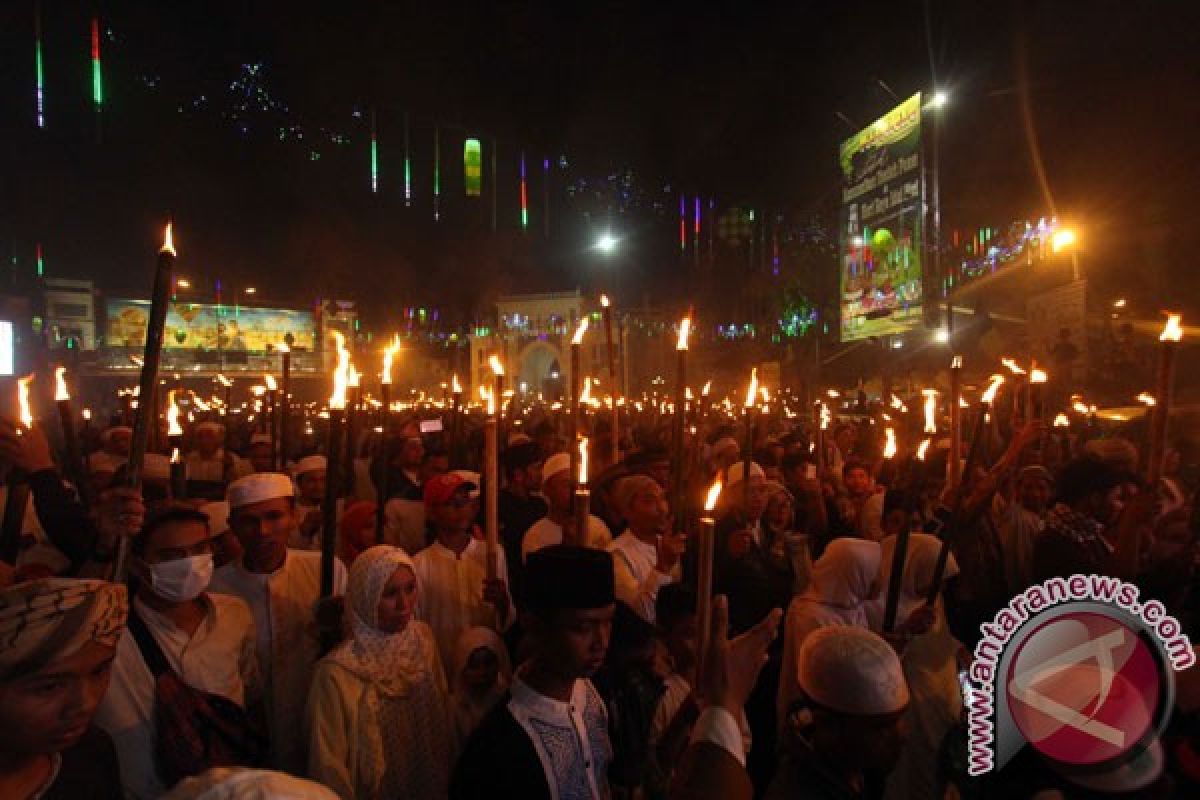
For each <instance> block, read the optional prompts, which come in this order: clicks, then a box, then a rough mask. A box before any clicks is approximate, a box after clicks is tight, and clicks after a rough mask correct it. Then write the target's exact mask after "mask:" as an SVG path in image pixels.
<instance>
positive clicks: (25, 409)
mask: <svg viewBox="0 0 1200 800" xmlns="http://www.w3.org/2000/svg"><path fill="white" fill-rule="evenodd" d="M31 383H33V375H32V374H29V375H26V376H25V377H24V378H21V379H19V380H18V381H17V406H18V408H20V409H21V424H22V425H24V426H25V427H26V428H32V427H33V412H31V411H30V410H29V385H30V384H31Z"/></svg>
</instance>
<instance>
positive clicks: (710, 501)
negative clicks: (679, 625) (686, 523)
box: [696, 479, 721, 680]
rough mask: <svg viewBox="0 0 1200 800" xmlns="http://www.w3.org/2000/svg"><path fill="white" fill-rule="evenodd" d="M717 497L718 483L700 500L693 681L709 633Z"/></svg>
mask: <svg viewBox="0 0 1200 800" xmlns="http://www.w3.org/2000/svg"><path fill="white" fill-rule="evenodd" d="M720 497H721V481H720V479H718V480H717V481H716V482H715V483H714V484H713V485H712V486H710V487H709V489H708V494H707V495H706V496H705V498H704V514H703V515H702V516H701V517H700V528H699V531H698V536H699V541H698V542H697V553H696V556H697V558H696V621H697V629H696V671H697V680H700V677H701V673H702V671H703V669H704V667H705V662H706V661H707V659H706V655H707V651H708V648H709V642H710V632H711V630H712V594H713V556H714V553H715V540H716V536H715V531H716V526H717V522H716V518H715V516H714V515H713V511H714V510H715V509H716V507H717V500H718V499H719V498H720Z"/></svg>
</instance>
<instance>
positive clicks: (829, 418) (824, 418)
mask: <svg viewBox="0 0 1200 800" xmlns="http://www.w3.org/2000/svg"><path fill="white" fill-rule="evenodd" d="M831 422H833V414H831V413H830V412H829V406H827V405H825V404H824V403H821V430H823V431H827V430H829V424H830V423H831Z"/></svg>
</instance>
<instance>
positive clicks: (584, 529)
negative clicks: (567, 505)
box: [564, 436, 592, 547]
mask: <svg viewBox="0 0 1200 800" xmlns="http://www.w3.org/2000/svg"><path fill="white" fill-rule="evenodd" d="M574 501H575V503H574V507H573V508H572V511H574V512H575V541H573V542H565V543H566V544H574V545H576V546H578V547H586V546H587V543H588V522H589V521H590V514H591V504H592V499H591V491H590V490H589V489H588V437H586V436H581V437H580V438H579V475H578V480H577V481H576V483H575V494H574ZM564 541H565V540H564Z"/></svg>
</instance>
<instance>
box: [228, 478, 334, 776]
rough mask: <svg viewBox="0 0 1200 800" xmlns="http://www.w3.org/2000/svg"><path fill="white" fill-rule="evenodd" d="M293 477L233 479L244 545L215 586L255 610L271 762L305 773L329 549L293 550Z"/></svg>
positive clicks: (236, 521)
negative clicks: (324, 556)
mask: <svg viewBox="0 0 1200 800" xmlns="http://www.w3.org/2000/svg"><path fill="white" fill-rule="evenodd" d="M296 524H297V522H296V498H295V495H294V493H293V488H292V480H291V478H289V477H288V476H286V475H283V474H280V473H278V472H256V473H254V474H252V475H247V476H245V477H244V478H239V479H238V480H236V481H234V482H233V483H232V484H230V485H229V528H230V530H232V531H233V533H234V535H235V536H237V538H238V541H239V542H240V543H241V545H242V549H243V553H242V556H241V558H239V559H238V560H236V561H234V562H232V563H230V564H226V565H225V566H223V567H221V568H220V569H218V570H217V571H216V574H215V575H214V576H213V582H212V591H214V592H224V593H226V594H232V595H236V596H238V597H240V598H242V599H243V600H245V601H246V604H247V605H248V606H250V611H251V613H253V615H254V627H255V630H256V633H257V637H256V638H257V643H256V644H257V650H258V663H259V668H260V670H261V672H262V675H263V683H264V686H265V697H266V710H267V727H268V731H269V733H270V737H271V762H272V766H273V767H274V768H275V769H279V770H283V771H284V772H290V773H292V774H294V775H303V774H304V769H305V768H306V766H307V752H306V750H307V747H306V741H307V740H306V738H305V735H304V698H305V697H307V696H308V686H309V683H311V682H312V673H313V667H314V666H315V665H316V662H317V660H318V658H319V657H320V655H321V643H320V632H319V630H318V628H317V620H316V606H317V601H318V600H319V599H320V590H321V554H320V553H314V552H308V551H304V550H289V549H288V546H287V543H288V540H289V539H290V538H291V537H292V536H293V535H294V534H295V532H296ZM345 588H346V568H345V567H344V566H343V565H342V564H341V562H339V561H337V560H336V559H335V560H334V563H333V594H334V595H335V596H337V595H341V594H342V593H343V592H344V591H345Z"/></svg>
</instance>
